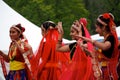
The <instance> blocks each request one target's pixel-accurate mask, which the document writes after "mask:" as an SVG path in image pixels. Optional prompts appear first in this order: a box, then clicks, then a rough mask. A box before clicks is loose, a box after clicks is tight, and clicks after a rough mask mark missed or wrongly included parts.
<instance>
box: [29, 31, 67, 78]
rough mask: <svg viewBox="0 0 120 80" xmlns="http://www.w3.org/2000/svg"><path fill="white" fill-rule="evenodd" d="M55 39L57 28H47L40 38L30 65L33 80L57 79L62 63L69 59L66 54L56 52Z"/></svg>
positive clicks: (56, 39) (56, 38) (56, 37)
mask: <svg viewBox="0 0 120 80" xmlns="http://www.w3.org/2000/svg"><path fill="white" fill-rule="evenodd" d="M57 41H58V31H57V29H51V30H49V31H48V32H47V34H46V36H44V37H43V38H42V40H41V43H40V46H39V48H38V51H37V53H36V56H35V58H34V59H33V61H32V66H31V68H32V72H33V75H34V78H35V80H58V78H59V76H60V75H61V73H62V67H63V66H62V65H63V63H65V62H68V61H69V60H68V56H66V54H64V53H61V54H60V53H58V52H56V43H57ZM64 56H65V57H64Z"/></svg>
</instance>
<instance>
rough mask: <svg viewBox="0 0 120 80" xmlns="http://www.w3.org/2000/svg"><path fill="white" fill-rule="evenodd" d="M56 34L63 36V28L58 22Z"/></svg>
mask: <svg viewBox="0 0 120 80" xmlns="http://www.w3.org/2000/svg"><path fill="white" fill-rule="evenodd" d="M57 28H58V32H59V34H62V35H63V34H64V31H63V28H62V22H58V24H57Z"/></svg>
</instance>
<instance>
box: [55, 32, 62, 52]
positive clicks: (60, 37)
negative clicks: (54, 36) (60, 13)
mask: <svg viewBox="0 0 120 80" xmlns="http://www.w3.org/2000/svg"><path fill="white" fill-rule="evenodd" d="M61 46H62V35H60V34H59V37H58V41H57V44H56V50H57V51H59V48H60V47H61Z"/></svg>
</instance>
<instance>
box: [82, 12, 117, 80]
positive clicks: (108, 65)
mask: <svg viewBox="0 0 120 80" xmlns="http://www.w3.org/2000/svg"><path fill="white" fill-rule="evenodd" d="M95 26H96V32H98V33H99V35H100V36H103V37H104V41H103V42H98V41H96V40H92V39H88V38H86V37H82V36H81V39H83V40H85V41H87V42H91V43H92V44H93V45H94V46H95V47H97V48H98V49H97V50H96V54H97V53H98V56H97V57H98V60H99V63H100V65H101V70H102V78H103V79H102V80H118V75H117V64H118V57H119V51H118V37H117V34H116V30H115V27H116V25H115V23H114V16H113V15H112V14H111V13H103V14H101V15H100V16H98V18H97V20H96V24H95Z"/></svg>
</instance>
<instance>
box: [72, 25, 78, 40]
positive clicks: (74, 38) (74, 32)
mask: <svg viewBox="0 0 120 80" xmlns="http://www.w3.org/2000/svg"><path fill="white" fill-rule="evenodd" d="M76 35H79V33H78V31H77V30H76V29H74V28H73V27H71V30H70V36H71V38H72V40H78V38H77V37H75V36H76Z"/></svg>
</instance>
